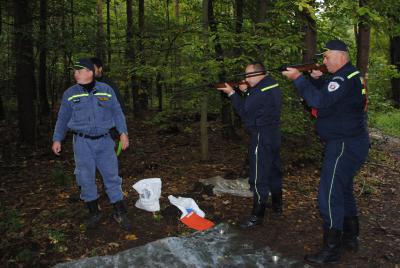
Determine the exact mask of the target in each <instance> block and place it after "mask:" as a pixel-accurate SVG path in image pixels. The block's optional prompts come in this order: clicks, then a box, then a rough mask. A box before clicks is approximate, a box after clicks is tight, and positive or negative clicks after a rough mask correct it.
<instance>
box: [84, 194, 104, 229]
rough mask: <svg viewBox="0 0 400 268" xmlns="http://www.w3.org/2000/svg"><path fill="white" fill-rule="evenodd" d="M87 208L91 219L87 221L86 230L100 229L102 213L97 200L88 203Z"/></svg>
mask: <svg viewBox="0 0 400 268" xmlns="http://www.w3.org/2000/svg"><path fill="white" fill-rule="evenodd" d="M86 207H87V208H88V210H89V217H88V219H87V220H86V228H87V229H95V228H97V227H98V225H99V222H100V219H101V213H100V210H99V205H98V203H97V199H96V200H93V201H90V202H86Z"/></svg>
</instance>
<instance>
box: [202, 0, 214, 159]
mask: <svg viewBox="0 0 400 268" xmlns="http://www.w3.org/2000/svg"><path fill="white" fill-rule="evenodd" d="M210 1H212V0H203V2H202V11H203V12H202V15H203V16H202V20H203V23H202V24H203V42H204V44H205V46H206V50H205V53H206V55H205V58H206V59H208V57H209V56H208V51H207V50H208V26H209V17H208V16H209V14H210V12H209V5H210ZM207 106H208V96H207V94H202V100H201V110H200V142H201V159H202V160H208V157H209V155H208V123H207V109H208V108H207Z"/></svg>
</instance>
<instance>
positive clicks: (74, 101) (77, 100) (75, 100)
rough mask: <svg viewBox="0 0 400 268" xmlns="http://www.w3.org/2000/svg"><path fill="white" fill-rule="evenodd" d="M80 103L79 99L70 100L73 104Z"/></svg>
mask: <svg viewBox="0 0 400 268" xmlns="http://www.w3.org/2000/svg"><path fill="white" fill-rule="evenodd" d="M80 101H81V99H80V98H76V99H73V100H72V102H73V103H78V102H80Z"/></svg>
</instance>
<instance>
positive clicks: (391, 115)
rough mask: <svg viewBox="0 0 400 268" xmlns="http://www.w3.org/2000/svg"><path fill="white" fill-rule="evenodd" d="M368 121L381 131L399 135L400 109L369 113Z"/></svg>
mask: <svg viewBox="0 0 400 268" xmlns="http://www.w3.org/2000/svg"><path fill="white" fill-rule="evenodd" d="M369 122H370V124H371V126H373V127H375V128H378V129H380V130H382V131H383V132H385V133H387V134H389V135H392V136H396V137H400V124H399V122H400V111H399V110H395V109H391V111H390V112H385V113H380V112H379V113H378V112H372V113H370V117H369Z"/></svg>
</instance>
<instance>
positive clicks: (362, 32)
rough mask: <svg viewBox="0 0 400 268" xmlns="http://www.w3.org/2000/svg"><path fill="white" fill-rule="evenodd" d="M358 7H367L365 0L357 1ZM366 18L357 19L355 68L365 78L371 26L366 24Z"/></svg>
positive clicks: (365, 16)
mask: <svg viewBox="0 0 400 268" xmlns="http://www.w3.org/2000/svg"><path fill="white" fill-rule="evenodd" d="M359 6H360V7H364V6H367V1H366V0H359ZM367 19H368V16H367V15H364V16H361V17H360V18H359V22H358V31H357V34H356V38H357V40H356V41H357V68H358V70H360V72H361V76H363V77H364V78H366V77H367V73H368V60H369V47H370V35H371V26H370V25H369V24H368V23H367Z"/></svg>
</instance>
